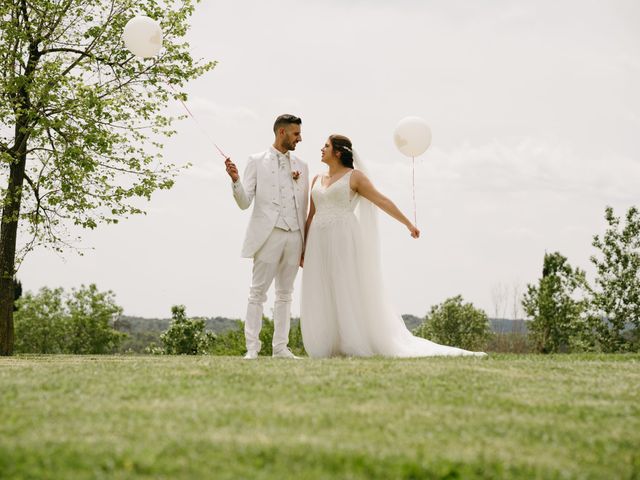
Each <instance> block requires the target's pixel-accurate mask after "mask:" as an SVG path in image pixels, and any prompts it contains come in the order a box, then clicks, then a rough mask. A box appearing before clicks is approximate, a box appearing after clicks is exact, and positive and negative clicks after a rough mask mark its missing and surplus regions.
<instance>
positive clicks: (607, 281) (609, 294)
mask: <svg viewBox="0 0 640 480" xmlns="http://www.w3.org/2000/svg"><path fill="white" fill-rule="evenodd" d="M605 219H606V221H607V223H608V228H607V230H606V232H605V234H604V236H603V237H600V236H598V235H595V236H594V238H593V246H594V247H596V248H597V249H598V250H599V251H600V255H599V256H596V255H593V256H592V257H591V262H592V263H593V265H594V266H595V267H596V275H597V276H596V281H595V283H596V288H594V289H593V290H592V292H591V307H592V312H591V313H592V319H594V322H595V327H596V331H597V333H598V341H599V343H600V346H601V348H602V349H603V350H604V351H608V352H619V351H627V350H630V349H632V343H633V342H634V340H633V338H634V337H635V338H638V336H639V332H640V212H639V211H638V209H637V208H636V207H631V208H629V210H628V211H627V214H626V219H625V220H626V222H625V224H624V225H621V223H620V218H618V217H616V216H615V215H614V211H613V208H611V207H607V208H606V209H605ZM633 330H635V331H633ZM636 348H637V345H636Z"/></svg>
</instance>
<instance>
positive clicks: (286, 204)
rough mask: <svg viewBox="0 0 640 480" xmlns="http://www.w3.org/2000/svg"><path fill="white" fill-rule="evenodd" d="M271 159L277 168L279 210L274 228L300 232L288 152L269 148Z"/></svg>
mask: <svg viewBox="0 0 640 480" xmlns="http://www.w3.org/2000/svg"><path fill="white" fill-rule="evenodd" d="M269 150H270V152H271V157H272V158H273V161H274V162H277V168H278V175H277V177H278V192H279V194H280V199H279V200H280V208H279V214H278V219H277V220H276V228H280V229H282V230H291V231H292V232H295V231H297V230H300V227H299V225H298V212H297V210H296V202H295V198H294V191H293V177H292V175H291V159H290V157H289V152H287V153H285V154H283V153H280V152H279V151H278V150H276V149H275V148H274V147H273V146H272V147H270V149H269Z"/></svg>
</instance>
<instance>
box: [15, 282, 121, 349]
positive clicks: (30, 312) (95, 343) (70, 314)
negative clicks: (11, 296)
mask: <svg viewBox="0 0 640 480" xmlns="http://www.w3.org/2000/svg"><path fill="white" fill-rule="evenodd" d="M18 305H19V306H20V308H19V309H18V311H17V312H16V324H15V325H16V350H17V351H19V352H24V353H70V354H102V353H113V352H115V351H116V350H117V348H118V346H119V345H120V342H121V341H122V340H123V338H124V337H125V336H126V335H125V334H122V333H120V332H118V331H116V330H115V329H114V328H113V325H114V322H115V319H116V318H117V317H118V316H119V315H120V314H121V313H122V308H121V307H119V306H118V305H117V304H116V302H115V298H114V296H113V292H111V291H107V292H100V291H98V288H97V287H96V286H95V285H93V284H92V285H89V286H88V287H86V286H84V285H83V286H81V287H80V288H79V289H73V290H72V291H71V293H69V294H65V292H64V290H63V289H62V288H56V289H53V290H51V289H49V288H46V287H44V288H42V289H40V291H39V292H38V294H37V295H33V294H31V293H27V294H26V295H25V296H24V297H23V298H22V299H20V301H19V302H18Z"/></svg>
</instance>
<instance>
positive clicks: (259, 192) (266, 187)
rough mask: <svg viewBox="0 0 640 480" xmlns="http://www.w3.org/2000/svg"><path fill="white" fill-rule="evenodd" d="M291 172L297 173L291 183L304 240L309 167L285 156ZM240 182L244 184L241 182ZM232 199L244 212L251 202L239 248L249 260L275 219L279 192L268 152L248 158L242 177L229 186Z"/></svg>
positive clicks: (272, 155)
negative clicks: (231, 191) (244, 232)
mask: <svg viewBox="0 0 640 480" xmlns="http://www.w3.org/2000/svg"><path fill="white" fill-rule="evenodd" d="M289 159H290V163H291V171H292V172H295V171H296V170H297V171H299V172H300V176H299V177H298V179H297V180H293V192H294V200H295V203H296V210H297V213H298V226H299V227H300V236H301V237H302V238H303V240H304V225H305V223H306V221H307V208H308V205H309V167H308V166H307V164H306V163H305V162H303V161H302V160H300V159H299V158H298V157H296V156H295V155H293V153H292V152H290V154H289ZM241 180H244V182H241ZM232 188H233V198H235V200H236V203H237V204H238V206H239V207H240V208H241V209H243V210H245V209H247V208H249V206H250V205H251V202H252V201H253V200H254V199H255V203H254V205H253V213H252V214H251V219H250V220H249V226H248V227H247V233H246V235H245V238H244V244H243V245H242V253H241V255H242V256H243V257H247V258H251V257H253V256H254V255H255V253H256V252H257V251H258V250H259V249H260V247H261V246H262V245H263V244H264V242H265V241H266V240H267V237H268V236H269V235H270V234H271V231H272V230H273V228H274V227H275V224H276V221H277V220H278V214H279V211H280V210H279V207H280V193H279V191H278V159H277V158H276V154H275V153H274V152H272V151H271V149H269V150H267V151H266V152H262V153H257V154H255V155H251V156H250V157H249V162H248V163H247V168H246V169H245V172H244V177H243V178H242V179H240V180H238V181H237V182H235V183H233V184H232Z"/></svg>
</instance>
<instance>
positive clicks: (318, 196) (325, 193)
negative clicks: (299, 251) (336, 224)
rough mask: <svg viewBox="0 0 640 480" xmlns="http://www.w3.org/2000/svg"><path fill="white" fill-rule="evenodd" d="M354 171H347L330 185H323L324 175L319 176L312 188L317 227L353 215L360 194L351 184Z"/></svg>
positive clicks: (314, 218)
mask: <svg viewBox="0 0 640 480" xmlns="http://www.w3.org/2000/svg"><path fill="white" fill-rule="evenodd" d="M352 173H353V170H351V171H350V172H347V173H346V174H344V175H343V176H342V177H340V178H339V179H338V180H336V181H335V182H334V183H332V184H331V185H329V186H328V187H325V186H323V185H322V177H318V179H317V180H316V182H315V184H314V185H313V189H312V190H311V198H313V203H314V205H315V208H316V213H315V215H314V217H313V223H314V224H315V225H316V227H318V226H322V225H326V224H328V223H332V222H333V221H336V220H338V219H340V218H345V217H349V216H351V215H353V211H354V209H355V207H356V205H357V203H358V198H359V195H358V194H357V193H355V192H354V191H353V190H351V187H350V186H349V184H350V181H349V180H350V178H351V174H352Z"/></svg>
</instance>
